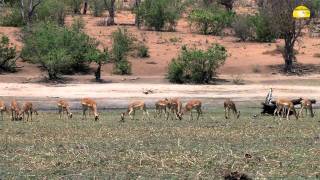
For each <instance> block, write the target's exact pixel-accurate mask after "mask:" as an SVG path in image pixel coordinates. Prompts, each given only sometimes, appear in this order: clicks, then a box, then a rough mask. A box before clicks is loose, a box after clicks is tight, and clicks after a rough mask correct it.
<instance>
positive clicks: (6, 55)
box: [0, 36, 16, 72]
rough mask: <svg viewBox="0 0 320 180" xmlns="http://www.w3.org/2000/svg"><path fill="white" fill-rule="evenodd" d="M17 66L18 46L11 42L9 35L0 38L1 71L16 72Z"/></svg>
mask: <svg viewBox="0 0 320 180" xmlns="http://www.w3.org/2000/svg"><path fill="white" fill-rule="evenodd" d="M15 68H16V48H14V47H12V46H11V45H10V43H9V38H8V37H7V36H2V37H1V39H0V72H1V71H9V72H14V71H15Z"/></svg>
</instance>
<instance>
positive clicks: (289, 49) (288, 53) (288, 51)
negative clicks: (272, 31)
mask: <svg viewBox="0 0 320 180" xmlns="http://www.w3.org/2000/svg"><path fill="white" fill-rule="evenodd" d="M292 38H293V37H291V36H287V37H286V38H285V48H284V54H283V56H284V61H285V67H284V71H285V72H287V73H291V72H292V66H293V59H294V51H293V48H294V43H292V42H293V41H292Z"/></svg>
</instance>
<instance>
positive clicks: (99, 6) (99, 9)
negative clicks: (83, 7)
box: [92, 0, 105, 17]
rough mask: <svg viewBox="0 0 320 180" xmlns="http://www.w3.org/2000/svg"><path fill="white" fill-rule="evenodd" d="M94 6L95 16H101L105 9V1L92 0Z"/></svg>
mask: <svg viewBox="0 0 320 180" xmlns="http://www.w3.org/2000/svg"><path fill="white" fill-rule="evenodd" d="M92 6H93V7H92V8H93V16H95V17H101V16H102V14H103V10H104V6H105V5H104V2H103V0H93V1H92Z"/></svg>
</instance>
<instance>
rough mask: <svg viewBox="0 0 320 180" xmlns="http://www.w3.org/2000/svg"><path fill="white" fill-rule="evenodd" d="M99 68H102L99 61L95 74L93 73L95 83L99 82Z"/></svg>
mask: <svg viewBox="0 0 320 180" xmlns="http://www.w3.org/2000/svg"><path fill="white" fill-rule="evenodd" d="M101 66H102V63H101V61H100V62H99V63H98V68H97V70H96V72H95V73H94V75H95V77H96V81H101Z"/></svg>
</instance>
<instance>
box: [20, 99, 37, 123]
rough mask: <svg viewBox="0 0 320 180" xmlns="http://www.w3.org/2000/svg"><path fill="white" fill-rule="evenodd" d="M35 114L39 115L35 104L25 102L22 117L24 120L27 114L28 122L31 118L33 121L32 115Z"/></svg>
mask: <svg viewBox="0 0 320 180" xmlns="http://www.w3.org/2000/svg"><path fill="white" fill-rule="evenodd" d="M33 113H35V114H36V115H38V111H37V110H35V109H34V107H33V104H32V103H31V102H25V103H24V105H23V107H22V111H21V114H22V117H23V120H24V114H27V121H29V116H30V118H31V121H32V114H33Z"/></svg>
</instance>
